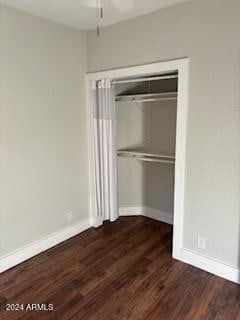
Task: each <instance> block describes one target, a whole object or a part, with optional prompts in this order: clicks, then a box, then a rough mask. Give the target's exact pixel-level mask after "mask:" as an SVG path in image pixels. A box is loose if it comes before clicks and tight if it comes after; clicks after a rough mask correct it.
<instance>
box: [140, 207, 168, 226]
mask: <svg viewBox="0 0 240 320" xmlns="http://www.w3.org/2000/svg"><path fill="white" fill-rule="evenodd" d="M143 216H145V217H148V218H151V219H154V220H158V221H161V222H165V223H168V224H173V214H171V213H169V212H166V211H162V210H157V209H153V208H149V207H145V208H144V212H143Z"/></svg>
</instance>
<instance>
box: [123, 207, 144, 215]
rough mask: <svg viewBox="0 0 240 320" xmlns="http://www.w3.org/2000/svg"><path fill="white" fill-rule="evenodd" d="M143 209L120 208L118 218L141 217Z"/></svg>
mask: <svg viewBox="0 0 240 320" xmlns="http://www.w3.org/2000/svg"><path fill="white" fill-rule="evenodd" d="M143 211H144V208H143V207H120V208H119V215H120V216H141V215H142V214H143Z"/></svg>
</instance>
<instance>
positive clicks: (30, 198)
mask: <svg viewBox="0 0 240 320" xmlns="http://www.w3.org/2000/svg"><path fill="white" fill-rule="evenodd" d="M0 14H1V21H0V22H1V26H0V52H1V59H0V61H1V72H0V74H1V91H0V94H1V95H0V98H1V99H0V103H1V104H0V107H1V110H0V111H1V118H0V119H1V123H0V137H1V141H0V143H1V166H0V170H1V171H0V174H1V179H0V192H1V193H0V196H1V199H0V209H1V213H0V218H1V223H0V225H1V230H0V234H1V252H0V254H1V255H5V254H8V253H10V252H12V251H13V250H15V249H18V248H20V247H22V246H24V245H26V244H28V243H30V242H32V241H35V240H38V239H40V238H42V237H45V236H47V235H48V234H51V233H53V232H55V231H58V230H59V229H61V228H63V227H66V226H67V224H68V223H67V221H66V213H67V212H70V211H72V212H73V221H72V222H77V221H79V220H81V219H82V218H85V217H87V215H88V197H89V194H88V177H87V175H88V173H87V171H88V166H87V163H88V159H87V129H86V112H85V73H86V37H85V33H82V32H80V31H78V30H74V29H71V28H68V27H64V26H61V25H58V24H55V23H52V22H49V21H47V20H44V19H40V18H38V17H35V16H32V15H29V14H25V13H22V12H20V11H17V10H14V9H10V8H8V7H3V6H0Z"/></svg>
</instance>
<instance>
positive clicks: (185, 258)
mask: <svg viewBox="0 0 240 320" xmlns="http://www.w3.org/2000/svg"><path fill="white" fill-rule="evenodd" d="M119 215H120V216H140V215H141V216H145V217H148V218H152V219H155V220H158V221H162V222H165V223H168V224H173V215H171V214H170V213H168V212H164V211H159V210H156V209H153V208H149V207H120V208H119ZM173 258H174V259H177V260H180V261H182V262H184V263H187V264H190V265H192V266H194V267H197V268H199V269H201V270H204V271H207V272H209V273H212V274H214V275H216V276H219V277H221V278H224V279H227V280H230V281H232V282H235V283H239V284H240V269H237V268H234V267H232V266H229V265H226V264H224V263H222V262H220V261H216V260H213V259H211V258H209V257H206V256H202V255H200V254H198V253H195V252H193V251H190V250H187V249H181V250H180V252H173Z"/></svg>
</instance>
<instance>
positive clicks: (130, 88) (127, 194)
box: [88, 58, 189, 261]
mask: <svg viewBox="0 0 240 320" xmlns="http://www.w3.org/2000/svg"><path fill="white" fill-rule="evenodd" d="M188 68H189V61H188V59H187V58H186V59H179V60H175V61H166V62H159V63H153V64H149V65H141V66H136V67H129V68H121V69H115V70H108V71H102V72H97V73H92V74H89V75H88V92H89V95H88V97H89V119H90V121H89V128H90V142H92V141H93V140H94V137H93V135H94V134H93V133H94V128H97V129H95V132H96V130H100V131H99V135H100V136H99V137H97V139H96V134H95V142H96V141H97V144H98V141H99V138H102V135H103V136H104V135H105V134H106V135H108V133H109V132H111V129H112V125H113V123H114V122H112V117H113V115H112V113H111V108H109V101H110V104H111V100H112V101H113V103H114V110H115V111H114V113H115V115H114V118H115V119H116V130H114V132H115V134H116V139H115V137H114V135H112V133H111V139H112V138H113V137H114V141H116V146H115V148H113V149H111V147H110V149H111V152H110V153H109V146H110V145H109V144H108V145H106V149H105V147H104V148H103V153H102V154H103V158H104V157H105V156H106V158H105V159H106V160H107V161H108V160H109V155H110V157H111V156H112V154H113V153H114V154H115V158H114V157H113V158H112V159H111V161H110V162H109V164H111V163H116V165H117V170H116V176H117V179H116V181H117V183H116V184H115V183H114V185H117V203H118V213H117V214H119V215H120V216H126V215H130V216H131V215H134V216H135V215H143V216H146V217H149V218H152V219H155V220H158V221H162V222H164V223H168V224H173V252H172V255H173V257H174V258H176V259H179V260H183V261H184V257H183V255H182V235H183V215H184V188H185V149H186V128H187V107H188ZM100 79H102V80H100ZM99 81H100V82H99ZM93 82H94V85H93ZM96 83H97V85H98V86H99V87H97V89H94V90H95V91H97V92H96V93H95V94H94V97H95V98H94V101H96V100H95V99H96V97H98V98H99V97H100V100H99V107H102V114H103V117H104V118H101V117H102V116H101V115H97V119H94V114H93V111H92V110H93V109H94V108H93V109H92V108H91V102H90V101H91V97H92V96H93V93H92V91H91V87H92V86H94V88H96V85H95V84H96ZM109 83H110V84H111V85H109ZM92 89H93V87H92ZM103 101H107V105H106V106H102V102H103ZM105 107H106V108H105ZM109 112H110V113H109ZM95 117H96V114H95ZM105 117H106V118H105ZM92 120H94V121H95V127H94V125H93V121H92ZM104 123H106V128H105V129H104V127H102V126H103V125H104ZM109 130H110V131H109ZM110 141H112V140H109V142H110ZM95 144H96V143H95ZM92 146H93V145H92ZM99 147H100V148H101V145H99ZM99 147H98V148H99ZM104 150H105V151H104ZM112 150H114V151H112ZM90 151H91V155H90V156H91V158H90V159H92V162H91V163H90V165H91V172H92V175H91V181H92V184H91V193H92V201H91V203H90V205H91V207H90V210H91V211H92V217H93V225H94V226H95V227H98V226H100V225H101V224H102V223H103V221H105V220H110V221H115V217H114V218H113V219H112V220H111V215H108V216H104V214H105V210H102V208H105V207H104V205H105V204H104V201H105V197H104V196H103V197H102V194H103V193H104V192H103V193H102V194H101V188H102V187H103V189H102V190H104V188H105V186H104V185H103V186H101V185H100V182H101V181H100V180H101V179H100V180H99V181H97V182H99V184H98V185H99V188H98V189H99V190H100V191H99V192H100V193H99V195H100V196H99V199H100V200H99V202H98V207H96V201H95V199H96V169H97V170H98V169H99V168H96V162H95V163H94V160H93V159H94V156H93V154H94V152H95V156H96V149H95V151H94V147H92V149H91V150H90ZM100 158H101V157H100ZM100 158H99V157H97V161H99V159H100ZM100 162H101V159H100ZM102 163H104V161H102ZM106 170H110V171H109V172H112V171H111V170H112V167H111V165H110V166H108V168H107V166H103V169H102V173H101V174H102V177H104V176H105V177H106V174H105V175H104V172H105V173H106V172H107V171H106ZM94 175H95V176H94ZM98 177H100V176H98ZM94 179H95V180H94ZM113 181H115V180H113ZM108 183H109V182H107V181H106V188H105V190H109V186H110V187H111V181H110V184H108ZM109 200H110V202H108V201H109ZM108 203H109V204H111V203H112V204H113V205H114V206H113V207H114V208H116V203H114V201H113V202H111V199H108V200H107V208H111V205H108ZM110 211H111V210H110ZM97 212H101V213H100V214H98V213H97ZM102 212H103V214H102ZM113 223H114V222H113Z"/></svg>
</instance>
